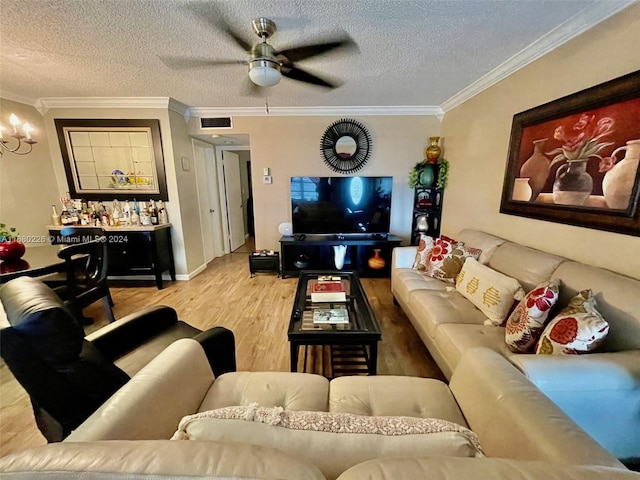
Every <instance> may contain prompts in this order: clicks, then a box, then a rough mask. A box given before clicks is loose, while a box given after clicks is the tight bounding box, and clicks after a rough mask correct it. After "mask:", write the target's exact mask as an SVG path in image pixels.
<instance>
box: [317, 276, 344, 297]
mask: <svg viewBox="0 0 640 480" xmlns="http://www.w3.org/2000/svg"><path fill="white" fill-rule="evenodd" d="M311 301H312V302H346V301H347V294H346V292H345V288H344V284H343V283H342V281H341V280H320V279H318V280H314V281H313V283H312V284H311Z"/></svg>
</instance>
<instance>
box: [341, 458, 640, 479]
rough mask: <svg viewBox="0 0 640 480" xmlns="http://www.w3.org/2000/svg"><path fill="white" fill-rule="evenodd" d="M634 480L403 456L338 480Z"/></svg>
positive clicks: (510, 463)
mask: <svg viewBox="0 0 640 480" xmlns="http://www.w3.org/2000/svg"><path fill="white" fill-rule="evenodd" d="M363 478H366V479H367V480H415V479H417V478H425V479H426V478H428V479H429V480H454V479H456V480H458V479H486V480H489V479H490V480H535V479H544V480H634V479H637V478H638V474H637V473H634V472H631V471H629V470H624V469H622V468H611V467H596V466H576V465H561V464H553V463H549V462H533V461H523V460H513V459H508V458H482V459H473V458H454V457H451V458H444V457H440V458H432V457H406V456H405V457H399V458H382V459H376V460H368V461H366V462H363V463H360V464H358V465H356V466H355V467H351V468H350V469H349V470H347V471H346V472H344V473H343V474H342V475H340V477H338V480H361V479H363Z"/></svg>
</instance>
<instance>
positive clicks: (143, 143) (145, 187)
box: [55, 118, 168, 200]
mask: <svg viewBox="0 0 640 480" xmlns="http://www.w3.org/2000/svg"><path fill="white" fill-rule="evenodd" d="M55 125H56V131H57V133H58V142H59V143H60V150H61V153H62V160H63V162H64V169H65V173H66V176H67V183H68V185H69V193H70V195H71V196H72V197H73V198H84V199H86V200H104V199H112V198H115V199H118V200H132V199H133V198H138V199H145V200H146V199H150V198H151V199H154V200H168V197H167V184H166V178H165V171H164V156H163V154H162V140H161V136H160V121H159V120H127V119H116V120H103V119H66V118H65V119H56V120H55Z"/></svg>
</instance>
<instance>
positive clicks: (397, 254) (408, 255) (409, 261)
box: [391, 245, 418, 268]
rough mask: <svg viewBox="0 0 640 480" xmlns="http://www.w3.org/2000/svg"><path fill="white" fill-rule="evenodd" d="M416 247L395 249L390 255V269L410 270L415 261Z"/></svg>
mask: <svg viewBox="0 0 640 480" xmlns="http://www.w3.org/2000/svg"><path fill="white" fill-rule="evenodd" d="M416 253H418V247H417V246H415V245H412V246H408V247H396V248H394V249H393V252H392V254H391V267H392V268H411V267H413V262H414V261H415V259H416Z"/></svg>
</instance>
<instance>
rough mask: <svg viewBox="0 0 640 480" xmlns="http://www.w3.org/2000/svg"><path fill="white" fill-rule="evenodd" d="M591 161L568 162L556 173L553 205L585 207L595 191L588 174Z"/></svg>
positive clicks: (583, 159) (582, 159)
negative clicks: (588, 165) (585, 203)
mask: <svg viewBox="0 0 640 480" xmlns="http://www.w3.org/2000/svg"><path fill="white" fill-rule="evenodd" d="M588 161H589V159H587V158H581V159H578V160H571V161H567V163H565V164H564V165H562V166H561V167H560V168H558V170H557V171H556V181H555V182H553V203H555V204H556V205H584V202H586V201H587V198H589V195H591V191H592V190H593V179H592V178H591V175H589V174H588V173H587V162H588Z"/></svg>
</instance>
